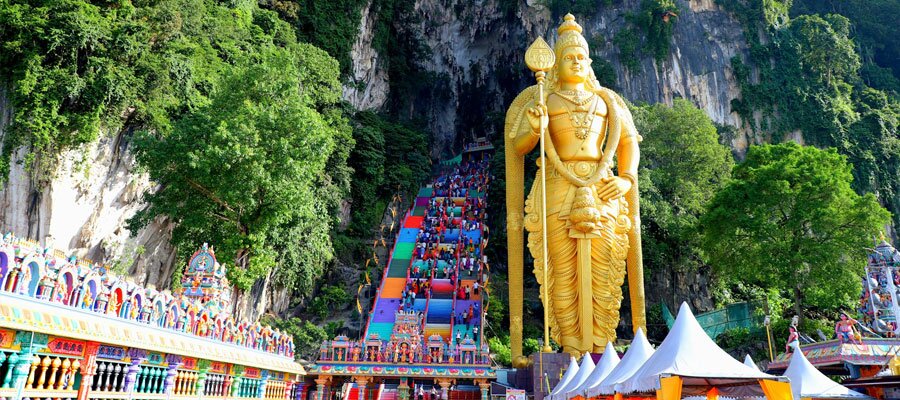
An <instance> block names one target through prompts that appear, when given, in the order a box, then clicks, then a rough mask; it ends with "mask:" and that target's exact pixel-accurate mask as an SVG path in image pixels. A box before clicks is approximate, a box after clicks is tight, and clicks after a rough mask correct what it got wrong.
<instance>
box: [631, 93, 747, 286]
mask: <svg viewBox="0 0 900 400" xmlns="http://www.w3.org/2000/svg"><path fill="white" fill-rule="evenodd" d="M633 113H634V118H635V124H636V126H637V128H638V131H639V132H640V134H641V136H643V138H644V140H643V142H641V169H640V174H639V177H640V180H641V181H640V189H641V222H642V225H644V226H643V230H642V233H643V237H642V239H643V241H644V263H645V265H646V267H647V268H649V269H651V270H664V269H667V268H671V269H673V270H686V269H687V270H690V269H694V268H696V267H697V266H698V265H700V256H699V254H698V252H697V245H698V235H697V223H698V221H699V218H700V215H701V214H702V213H703V212H704V211H705V209H706V206H707V204H708V203H709V201H710V200H711V199H712V196H713V194H714V193H715V192H716V191H717V190H719V189H720V188H721V187H722V186H723V185H725V183H726V182H727V181H728V179H729V178H730V176H731V168H732V166H733V165H734V161H733V160H732V158H731V152H730V151H729V150H728V148H727V147H725V146H723V145H722V144H720V143H719V135H718V132H717V131H716V127H715V126H714V125H713V123H712V121H711V120H710V119H709V116H707V115H706V113H705V112H704V111H703V110H700V109H698V108H697V107H695V106H694V105H693V104H691V103H690V102H689V101H687V100H684V99H678V100H675V102H674V104H673V106H672V107H669V106H666V105H664V104H656V105H652V106H642V107H634V108H633Z"/></svg>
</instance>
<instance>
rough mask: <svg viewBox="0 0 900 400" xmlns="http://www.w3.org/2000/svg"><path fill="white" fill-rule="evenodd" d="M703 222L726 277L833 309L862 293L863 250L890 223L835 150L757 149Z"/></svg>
mask: <svg viewBox="0 0 900 400" xmlns="http://www.w3.org/2000/svg"><path fill="white" fill-rule="evenodd" d="M733 178H734V179H733V180H732V181H730V182H729V183H728V184H727V185H726V186H725V187H724V188H723V189H722V190H721V191H719V192H718V193H716V195H715V196H714V197H713V199H712V202H711V203H710V205H709V211H708V212H707V213H706V214H705V215H704V216H703V218H702V219H701V228H702V231H703V241H702V246H703V249H704V250H705V251H706V253H707V254H708V256H709V260H710V263H711V264H712V266H713V268H714V270H715V271H716V272H717V273H718V276H719V277H720V278H721V279H724V280H726V281H730V282H731V283H734V282H743V283H746V284H750V285H755V286H758V287H762V288H771V290H772V292H773V293H774V294H776V295H780V296H783V297H786V298H790V299H791V301H792V302H793V306H794V312H795V313H796V314H797V315H800V316H802V315H803V313H804V310H805V309H808V308H812V309H816V310H829V311H835V310H838V309H840V308H841V307H843V306H849V305H850V304H852V301H853V299H855V298H856V296H857V295H858V294H859V289H860V288H859V277H860V276H861V275H862V269H863V266H864V265H865V257H864V254H863V251H864V250H863V249H865V248H866V247H867V246H868V245H870V244H871V241H872V238H873V237H875V236H876V235H877V234H878V232H880V231H881V230H882V229H883V228H884V226H885V224H887V223H888V221H889V218H890V214H889V213H888V212H887V211H886V210H884V209H883V208H881V206H880V205H879V204H878V202H877V200H876V199H875V196H874V195H872V194H866V195H863V196H860V195H858V194H856V193H855V192H854V191H853V190H852V189H851V186H850V184H851V182H852V180H853V177H852V174H851V166H850V164H848V163H847V159H846V157H844V156H842V155H840V154H838V153H837V151H836V150H835V149H827V150H820V149H817V148H815V147H811V146H800V145H797V144H795V143H785V144H779V145H762V146H754V147H751V148H750V150H749V151H748V153H747V159H746V161H744V162H743V163H741V164H739V165H737V166H736V167H735V168H734V173H733Z"/></svg>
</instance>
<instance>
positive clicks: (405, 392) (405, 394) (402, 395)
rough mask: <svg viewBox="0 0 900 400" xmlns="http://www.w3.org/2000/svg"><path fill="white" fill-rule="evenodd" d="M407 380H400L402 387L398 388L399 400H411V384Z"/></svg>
mask: <svg viewBox="0 0 900 400" xmlns="http://www.w3.org/2000/svg"><path fill="white" fill-rule="evenodd" d="M406 379H407V378H405V377H403V378H400V385H399V386H397V400H409V384H407V380H406Z"/></svg>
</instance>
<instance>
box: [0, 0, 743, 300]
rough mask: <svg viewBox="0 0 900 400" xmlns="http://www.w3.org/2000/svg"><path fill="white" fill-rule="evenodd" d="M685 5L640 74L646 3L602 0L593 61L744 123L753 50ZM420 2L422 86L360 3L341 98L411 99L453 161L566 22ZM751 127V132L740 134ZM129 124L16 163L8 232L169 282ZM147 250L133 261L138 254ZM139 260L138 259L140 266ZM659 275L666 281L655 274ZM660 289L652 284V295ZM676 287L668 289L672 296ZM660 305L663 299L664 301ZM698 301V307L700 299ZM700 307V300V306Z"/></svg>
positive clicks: (413, 112) (679, 284)
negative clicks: (394, 71)
mask: <svg viewBox="0 0 900 400" xmlns="http://www.w3.org/2000/svg"><path fill="white" fill-rule="evenodd" d="M676 2H677V4H678V7H679V9H680V12H679V15H678V20H677V23H676V28H675V33H674V37H673V40H672V47H671V52H670V54H669V55H668V57H667V58H666V59H665V60H664V61H663V62H662V63H657V62H656V61H654V60H653V59H652V58H651V57H649V56H646V57H642V58H641V59H640V67H639V69H638V70H636V71H628V70H626V69H625V68H624V67H623V66H622V65H621V63H620V55H619V54H618V49H617V48H616V46H615V45H614V44H613V43H612V38H613V37H615V34H616V32H618V31H620V30H621V29H624V28H625V27H626V26H627V22H626V21H625V18H624V15H625V13H627V12H630V11H634V10H635V9H636V8H637V7H638V6H639V4H640V0H622V1H620V2H618V3H617V5H615V6H598V8H597V11H596V13H594V14H593V15H589V16H580V17H579V19H578V22H579V23H580V24H581V25H582V26H583V27H584V30H585V35H586V37H587V38H588V39H589V40H590V41H591V44H592V46H593V49H592V52H593V57H594V59H596V60H601V59H602V60H606V61H608V62H609V63H610V64H611V65H612V68H613V70H614V71H615V75H616V87H615V88H614V89H616V90H617V91H619V92H620V93H621V94H622V95H623V96H624V97H625V98H626V99H628V100H630V101H632V102H639V101H643V102H648V103H657V102H664V103H669V104H671V102H672V100H673V99H674V98H676V97H683V98H686V99H689V100H691V101H692V102H693V103H694V104H696V105H698V106H699V107H701V108H703V109H704V110H706V111H707V112H708V113H709V115H710V116H711V117H712V119H713V120H715V121H716V122H718V123H721V124H728V125H733V126H737V127H740V125H741V121H740V120H739V118H738V116H737V115H736V114H735V113H732V112H731V110H730V102H731V100H732V99H734V98H737V97H738V96H740V93H739V90H738V87H737V84H736V82H735V80H734V78H733V76H732V74H731V69H730V59H731V57H732V56H734V55H737V54H742V53H745V52H746V51H747V49H746V44H745V42H744V40H743V35H742V31H741V27H740V25H739V24H738V22H737V21H735V20H734V19H733V18H731V17H730V16H729V15H728V14H727V13H726V12H724V11H723V10H722V9H720V8H719V7H717V6H716V5H715V4H714V0H691V1H684V0H677V1H676ZM509 3H510V0H474V1H469V0H415V2H414V3H413V6H412V7H411V9H412V13H413V14H414V15H412V16H409V17H410V18H406V19H403V20H404V21H408V20H412V21H414V22H413V23H411V24H410V25H408V26H404V27H402V30H401V31H402V32H405V33H408V34H409V35H411V37H412V38H413V39H414V40H416V41H418V42H419V43H420V44H421V45H422V47H423V48H425V49H426V50H427V51H426V52H425V53H424V54H425V55H424V56H423V57H420V58H419V59H417V60H415V64H416V66H417V67H418V68H420V69H421V70H422V71H424V72H425V73H427V76H428V77H429V79H428V81H427V82H422V83H421V86H424V87H426V88H425V89H426V90H419V91H418V92H416V93H392V92H391V90H392V83H395V82H392V81H391V80H392V79H402V78H404V77H391V76H389V73H388V66H387V63H388V60H387V57H386V56H385V55H383V54H380V53H379V52H378V51H377V50H376V49H375V48H373V41H374V35H375V32H374V29H375V26H376V23H377V22H378V19H379V18H380V17H381V16H379V15H378V11H377V10H376V9H377V7H373V0H370V1H369V2H368V4H366V5H365V6H364V8H363V10H362V13H361V14H362V15H361V20H360V26H359V35H358V37H357V39H356V41H355V43H354V44H353V46H352V50H351V56H352V60H353V65H352V68H351V73H352V76H351V77H349V78H350V79H348V80H347V81H348V83H347V85H346V86H345V88H344V99H345V100H347V101H348V102H349V103H351V104H352V105H354V106H355V107H357V108H358V109H375V110H383V109H384V108H385V107H387V105H388V104H389V103H390V102H389V101H388V100H389V99H391V98H393V96H407V97H409V99H410V100H411V101H409V102H408V104H409V106H408V107H407V108H405V109H403V110H395V111H397V112H399V113H400V114H401V115H405V116H409V117H419V118H422V117H424V120H425V121H427V124H428V127H429V128H430V130H431V132H432V134H433V136H434V138H433V139H434V140H433V144H434V145H433V148H432V154H433V156H435V157H436V158H438V157H442V156H445V155H446V154H447V153H449V152H450V149H453V148H457V147H455V146H456V145H458V144H460V143H462V142H464V141H466V140H468V139H470V138H472V137H475V136H483V135H484V134H485V133H495V132H492V130H493V129H494V128H493V127H495V126H497V124H496V121H497V120H498V116H499V119H500V120H502V115H503V113H504V112H505V107H506V105H507V104H509V103H510V101H511V100H512V98H514V97H515V95H516V94H518V92H519V91H520V90H522V89H523V88H525V87H526V86H527V85H530V84H533V82H534V80H533V76H532V74H531V73H530V72H529V71H528V70H527V69H526V68H525V66H524V63H523V62H522V57H523V54H524V51H525V48H526V47H527V46H528V45H529V44H530V42H531V40H533V39H534V38H535V37H537V36H538V35H541V36H544V37H545V38H548V39H549V40H550V41H551V43H552V41H553V39H554V38H555V35H556V34H555V29H556V27H557V26H558V24H559V22H560V20H561V18H560V17H559V16H552V15H551V12H550V10H549V9H547V8H546V7H545V6H544V5H543V4H545V3H546V2H545V1H541V0H527V1H526V0H520V1H518V4H516V5H515V6H514V7H512V8H510V7H509ZM11 115H12V109H11V107H9V104H8V100H7V97H6V96H5V93H0V136H2V135H4V134H5V132H6V127H7V126H8V124H9V119H10V116H11ZM740 132H743V131H740ZM131 134H132V132H130V131H129V130H127V129H126V130H123V131H117V132H111V133H108V134H105V135H103V136H102V137H101V139H99V140H98V141H97V142H95V143H92V144H90V145H87V146H84V147H83V148H81V149H78V150H74V151H70V152H68V153H67V154H63V155H61V156H60V157H59V159H58V163H57V165H56V171H54V172H53V174H52V176H49V177H48V176H43V177H42V178H44V180H45V181H47V182H49V183H46V184H44V183H41V182H38V180H36V179H34V178H33V177H32V175H31V173H29V172H28V171H26V170H25V168H24V167H23V166H22V165H20V164H18V163H16V161H18V160H20V159H21V157H22V156H24V154H25V150H24V149H22V150H20V151H19V154H18V155H19V157H18V159H17V160H14V163H13V165H12V172H11V174H10V176H9V181H8V183H7V184H6V185H5V186H3V187H2V188H0V229H3V230H4V231H13V232H15V233H16V234H17V235H21V236H28V237H31V238H34V239H40V240H43V239H44V238H45V237H47V236H51V237H52V240H53V241H54V246H55V247H57V248H60V249H65V248H68V249H73V250H75V251H76V252H77V255H79V256H81V257H87V258H90V259H94V260H98V261H101V260H113V261H118V262H120V263H123V264H128V265H132V266H131V268H130V271H128V272H129V273H130V274H131V275H132V276H133V277H134V278H135V280H136V281H137V282H138V283H141V284H152V285H156V286H157V287H163V288H165V287H168V286H169V283H170V281H171V275H172V268H173V266H174V265H175V264H176V259H175V258H176V257H175V253H174V250H173V248H172V247H171V245H170V244H169V238H170V235H171V228H172V227H171V225H170V224H169V223H168V222H167V221H164V220H159V221H155V222H154V223H153V224H151V225H150V226H149V227H147V228H145V229H144V230H142V231H141V232H137V233H136V235H134V237H132V235H131V233H130V232H129V231H128V230H127V228H126V225H125V221H126V220H127V219H128V218H129V217H131V216H132V215H134V213H135V212H136V211H137V210H138V209H139V208H140V207H141V203H140V194H141V193H143V192H144V190H145V189H147V188H148V187H149V186H150V182H149V181H148V179H147V177H146V176H144V175H140V174H136V173H135V172H134V158H133V155H132V154H131V153H130V151H129V140H130V137H131ZM731 140H732V145H733V147H734V148H735V150H736V151H737V152H739V153H740V152H742V151H743V149H745V148H746V146H747V144H748V142H750V141H751V139H749V138H748V136H747V135H746V134H743V133H741V134H738V135H737V137H735V138H733V139H731ZM139 249H140V250H142V251H137V253H140V254H139V255H137V256H134V258H131V257H132V256H131V254H134V253H135V252H136V250H139ZM132 262H133V263H132ZM697 279H699V280H698V281H697V282H694V278H679V277H665V278H663V277H660V278H659V279H656V278H654V280H653V281H652V282H651V281H648V285H657V286H659V287H666V286H673V287H675V289H674V290H675V293H676V294H678V295H680V294H682V293H683V294H685V295H687V294H689V293H696V291H695V290H694V289H696V288H697V287H702V286H704V284H703V282H701V281H702V280H703V279H705V278H702V277H700V278H697ZM657 280H658V281H657ZM648 292H653V290H648ZM667 293H668V292H667ZM288 300H289V297H288V296H287V294H286V293H283V292H281V291H276V290H272V286H271V285H270V279H264V280H260V281H259V282H257V284H256V285H254V287H253V288H252V289H251V290H250V291H249V292H248V293H247V294H245V295H244V296H242V298H241V299H239V300H238V301H239V304H238V308H239V309H240V310H241V312H242V313H244V315H248V316H252V315H257V314H260V313H263V312H268V311H274V312H276V313H279V312H282V311H284V310H286V309H287V308H288V307H289V306H290V305H289V302H288ZM657 300H663V299H662V298H660V299H657ZM695 306H700V305H699V304H695ZM700 308H702V307H700Z"/></svg>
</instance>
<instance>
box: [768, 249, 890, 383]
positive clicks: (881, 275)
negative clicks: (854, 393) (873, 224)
mask: <svg viewBox="0 0 900 400" xmlns="http://www.w3.org/2000/svg"><path fill="white" fill-rule="evenodd" d="M865 271H866V274H865V277H864V278H863V282H862V284H863V285H862V286H863V289H862V294H861V295H860V299H859V308H858V310H857V311H858V313H859V317H858V318H859V319H858V320H857V319H854V318H852V317H851V316H850V315H848V314H843V313H842V314H841V315H840V319H839V321H838V322H837V323H836V324H835V329H834V332H833V334H829V336H832V337H833V339H830V340H825V341H820V342H814V343H807V344H802V342H803V341H802V340H800V337H799V335H798V333H797V331H796V329H792V330H791V336H790V337H789V338H788V342H789V344H788V345H789V347H788V350H790V351H787V352H785V353H783V354H780V355H778V356H776V357H775V360H774V362H772V363H769V364H768V371H769V372H781V371H784V370H786V369H787V368H788V365H789V364H790V362H791V359H792V355H793V354H792V353H793V352H795V351H797V350H795V349H796V348H799V349H800V351H801V352H802V353H803V356H804V357H805V359H806V360H808V362H809V363H810V364H811V365H812V366H814V367H815V368H816V369H817V370H818V371H821V372H822V373H824V374H825V375H829V376H833V377H847V376H849V377H850V378H849V379H847V380H844V381H843V384H844V385H845V386H847V387H849V388H851V389H856V390H858V391H860V392H863V393H867V394H868V395H870V396H872V397H876V398H897V397H900V368H897V366H900V358H898V355H900V338H898V336H897V333H898V325H897V319H896V317H897V315H900V305H898V289H900V252H898V251H897V249H895V248H894V247H893V246H891V245H890V244H889V243H888V242H887V241H885V240H884V239H882V240H881V241H880V243H878V244H877V245H876V246H875V248H874V249H872V250H871V251H870V254H869V256H868V263H867V265H866V269H865ZM795 324H796V321H795V322H794V323H792V326H795Z"/></svg>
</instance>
